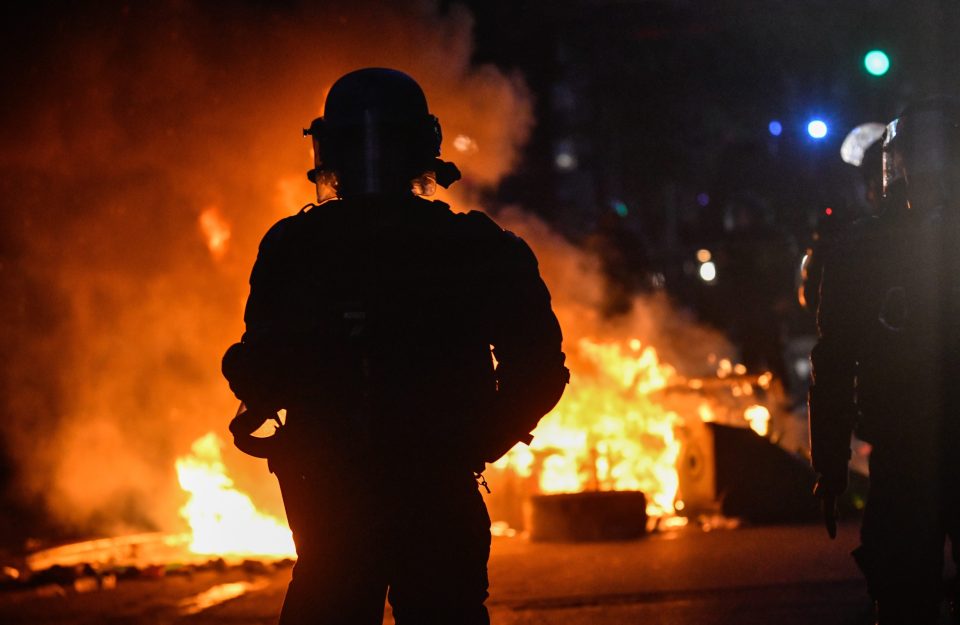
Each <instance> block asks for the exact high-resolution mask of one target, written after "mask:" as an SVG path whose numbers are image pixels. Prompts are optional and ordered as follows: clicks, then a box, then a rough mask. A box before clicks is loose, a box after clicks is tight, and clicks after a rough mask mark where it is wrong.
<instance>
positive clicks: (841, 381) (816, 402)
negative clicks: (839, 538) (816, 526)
mask: <svg viewBox="0 0 960 625" xmlns="http://www.w3.org/2000/svg"><path fill="white" fill-rule="evenodd" d="M848 273H849V272H848V271H847V268H846V267H844V266H843V265H841V264H840V263H838V262H834V263H829V262H828V263H825V265H824V268H823V273H822V279H821V284H820V306H819V308H818V313H817V326H818V331H819V339H818V341H817V344H816V346H815V347H814V349H813V351H812V352H811V354H810V361H811V365H812V371H811V385H810V394H809V418H810V451H811V456H812V461H813V468H814V470H815V471H816V472H817V473H819V474H820V481H819V482H818V485H817V488H818V494H820V495H821V496H825V497H829V496H836V495H839V494H841V493H842V492H843V491H844V490H845V489H846V487H847V463H848V461H849V459H850V437H851V434H852V432H853V428H854V424H855V422H856V415H857V409H856V404H855V402H854V391H855V388H854V385H855V377H856V372H857V371H856V359H857V337H858V336H860V335H861V333H862V331H863V327H862V325H861V324H862V323H863V320H862V319H861V317H862V313H863V311H862V310H860V308H859V306H858V302H862V298H860V297H858V292H859V289H860V288H862V285H859V284H858V283H857V282H856V281H855V280H854V279H855V278H856V276H853V275H847V274H848ZM858 326H860V327H858Z"/></svg>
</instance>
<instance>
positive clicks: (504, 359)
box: [484, 232, 569, 462]
mask: <svg viewBox="0 0 960 625" xmlns="http://www.w3.org/2000/svg"><path fill="white" fill-rule="evenodd" d="M502 236H503V238H502V241H503V245H502V255H501V256H502V257H501V259H500V261H499V262H498V263H497V266H496V270H495V275H494V284H493V292H494V298H493V305H492V310H491V343H492V345H493V353H494V357H495V358H496V360H497V369H496V377H497V399H496V406H495V410H494V420H493V422H492V423H489V424H488V431H487V432H486V437H487V439H488V441H489V444H488V445H487V446H486V447H487V449H486V450H485V458H484V459H485V460H486V461H488V462H492V461H495V460H496V459H497V458H499V457H500V456H501V455H503V454H504V453H506V452H507V451H508V450H509V449H510V448H511V447H512V446H513V445H515V444H516V443H517V442H520V441H523V442H530V440H531V438H532V437H531V435H530V431H531V430H533V429H534V428H535V427H536V425H537V422H538V421H539V420H540V419H541V418H542V417H543V416H544V415H545V414H547V413H548V412H550V410H552V409H553V407H554V406H555V405H556V404H557V402H558V401H559V400H560V396H561V395H562V394H563V390H564V387H565V385H566V383H567V381H568V380H569V371H568V370H567V368H566V367H565V366H564V360H565V356H564V354H563V352H562V351H561V342H562V340H563V336H562V334H561V331H560V324H559V323H558V321H557V317H556V315H555V314H554V312H553V309H552V308H551V305H550V293H549V291H548V290H547V287H546V285H545V284H544V282H543V280H542V279H541V277H540V271H539V268H538V266H537V259H536V257H535V256H534V254H533V252H532V251H531V250H530V248H529V247H528V246H527V244H526V243H525V242H524V241H523V240H522V239H520V238H519V237H517V236H515V235H513V234H512V233H509V232H504V233H503V235H502Z"/></svg>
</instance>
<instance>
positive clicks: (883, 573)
mask: <svg viewBox="0 0 960 625" xmlns="http://www.w3.org/2000/svg"><path fill="white" fill-rule="evenodd" d="M914 442H916V441H914ZM935 457H936V453H930V450H929V449H927V450H925V453H921V452H920V448H918V447H916V446H915V445H912V444H910V442H909V441H907V442H906V444H904V445H903V446H902V447H898V448H894V449H891V448H889V447H883V446H875V447H874V449H873V452H872V453H871V458H870V493H869V497H868V499H867V509H866V511H865V513H864V518H863V527H862V529H861V543H862V544H861V546H860V547H859V548H858V549H857V550H856V551H855V552H854V558H855V559H856V560H857V564H858V565H859V566H860V568H861V570H862V571H863V573H864V575H865V577H866V579H867V586H868V589H869V591H870V594H871V596H872V597H873V598H874V600H875V601H876V602H877V613H878V617H879V621H878V622H879V623H880V624H881V625H900V624H903V625H907V624H909V625H921V624H923V623H934V622H936V619H937V614H938V613H939V608H940V599H941V575H942V573H941V571H942V567H943V544H944V528H943V525H942V522H941V514H940V505H939V504H940V502H939V493H938V491H939V488H938V487H937V481H938V480H937V471H936V468H935Z"/></svg>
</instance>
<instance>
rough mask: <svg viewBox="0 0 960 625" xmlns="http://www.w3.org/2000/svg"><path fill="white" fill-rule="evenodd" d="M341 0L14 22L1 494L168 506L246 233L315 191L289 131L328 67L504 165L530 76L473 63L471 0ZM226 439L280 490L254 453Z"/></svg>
mask: <svg viewBox="0 0 960 625" xmlns="http://www.w3.org/2000/svg"><path fill="white" fill-rule="evenodd" d="M336 6H337V8H329V7H314V6H311V7H305V6H304V7H299V6H295V5H290V4H287V5H285V8H281V9H271V10H270V11H267V10H266V9H265V6H264V7H254V6H250V7H248V8H245V9H241V8H236V7H234V8H231V9H227V10H225V11H216V12H215V11H214V10H213V9H212V8H210V6H204V5H202V4H201V3H191V2H165V3H153V4H149V5H147V4H143V3H131V4H129V5H124V4H120V3H103V4H99V5H98V7H97V8H96V9H89V7H88V8H87V11H86V12H82V13H81V12H80V11H79V10H73V11H70V12H66V13H64V12H59V13H58V12H57V11H53V10H47V11H43V14H42V15H40V14H39V12H38V14H37V15H35V16H33V17H32V18H27V19H28V20H31V21H30V23H28V24H24V23H22V22H18V25H17V28H23V29H24V30H25V31H29V32H30V36H27V35H20V36H18V35H17V34H16V33H15V32H11V33H9V35H10V37H9V38H7V39H6V40H7V41H8V44H7V45H8V46H9V50H7V52H8V54H7V55H6V57H5V61H4V63H5V65H6V66H7V67H6V68H5V69H6V70H8V71H7V72H6V73H5V75H7V76H12V77H13V86H14V88H13V89H11V91H10V92H9V93H8V100H9V94H15V97H14V98H13V99H12V100H11V101H8V102H6V103H5V104H4V106H3V109H2V117H3V133H4V136H3V139H2V141H0V166H2V173H0V184H2V187H0V188H2V192H3V193H2V195H3V198H4V203H5V207H4V210H3V211H2V217H0V219H2V220H3V222H2V226H3V229H2V233H3V234H2V235H0V236H2V241H3V245H2V249H0V254H2V256H0V262H2V265H0V281H2V282H0V285H2V290H3V294H4V300H5V302H6V305H5V307H4V310H3V312H2V319H3V323H2V328H3V330H2V332H3V344H4V345H5V346H6V348H7V350H8V352H7V357H6V358H5V359H4V362H3V365H2V372H3V391H4V392H3V398H2V406H3V410H4V417H5V418H4V424H3V426H2V432H3V433H2V438H3V443H4V446H5V449H6V454H7V456H8V457H10V458H12V460H13V472H14V480H13V484H14V486H13V487H12V488H13V489H14V492H12V493H8V495H11V496H13V497H15V498H17V499H18V500H20V501H24V500H29V501H42V502H44V503H45V504H46V505H47V507H48V509H49V513H50V514H52V515H53V517H54V518H55V519H56V520H57V521H58V522H59V523H60V524H61V525H62V527H64V528H66V529H68V530H71V531H75V532H95V531H98V532H102V531H107V532H112V531H121V530H122V529H124V528H125V527H130V528H138V529H142V528H145V527H161V528H170V527H175V526H176V524H177V523H178V520H177V509H178V508H179V505H180V503H182V501H183V495H182V494H181V493H180V492H179V488H178V487H177V484H176V480H175V474H174V472H173V461H174V458H175V457H176V456H177V455H182V454H183V453H185V452H186V451H187V450H188V449H189V444H190V442H191V441H192V440H194V439H195V438H197V437H199V436H201V435H202V434H204V433H205V432H207V431H210V430H216V431H218V432H225V426H226V423H227V421H228V420H229V417H230V416H231V414H232V411H233V410H235V400H234V399H233V398H232V396H231V394H230V392H229V390H228V389H227V388H226V385H225V383H224V382H223V380H222V379H221V378H220V374H219V360H220V356H221V355H222V353H223V351H224V349H225V348H226V347H227V346H228V345H229V344H230V343H232V342H234V341H236V340H237V339H238V338H239V336H240V334H241V332H242V330H243V327H242V311H243V303H244V300H245V297H246V293H247V286H246V279H247V276H248V274H249V270H250V267H251V266H252V263H253V260H254V257H255V254H256V249H257V244H258V242H259V239H260V237H261V236H262V235H263V233H264V232H266V230H267V229H268V228H269V226H270V225H271V224H272V223H273V222H275V221H276V220H278V219H279V218H281V217H284V216H286V215H289V214H291V213H293V212H296V210H297V209H298V208H299V207H300V206H302V205H304V204H305V203H307V202H309V201H310V200H311V199H312V198H313V188H312V186H311V185H310V183H309V182H308V181H307V180H306V177H305V175H304V172H305V171H306V170H307V169H308V168H309V167H310V163H311V157H310V144H309V141H308V140H306V139H303V138H301V137H300V129H301V128H302V127H304V126H307V125H309V123H310V120H311V119H312V118H313V117H315V116H317V115H319V114H320V113H321V112H322V111H321V107H322V102H323V99H324V95H325V93H326V91H327V89H328V88H329V87H330V85H331V84H332V83H333V81H334V80H335V79H336V78H338V77H339V76H341V75H342V74H344V73H346V72H347V71H350V70H353V69H356V68H359V67H365V66H388V67H395V68H397V69H401V70H403V71H406V72H408V73H410V74H411V75H412V76H414V77H415V78H416V79H417V80H418V81H419V82H420V83H421V85H422V86H423V87H424V90H425V91H426V93H427V96H428V98H429V100H430V103H431V108H432V111H433V112H434V113H435V114H436V115H438V116H439V117H440V118H441V119H442V120H443V125H444V131H445V133H446V136H447V137H448V139H447V142H446V145H445V155H446V156H447V157H448V158H453V159H454V160H456V161H457V162H458V164H459V165H460V166H461V168H462V170H463V172H464V174H465V176H466V177H467V178H468V179H470V180H471V181H472V183H473V184H475V185H490V184H493V183H494V182H496V181H497V180H498V179H499V178H500V177H501V176H502V175H503V174H504V172H505V171H507V170H508V169H510V168H511V167H512V166H513V163H514V159H515V154H516V148H517V146H518V145H520V144H521V143H522V142H523V141H524V140H525V138H526V136H527V134H528V130H529V127H530V123H531V113H530V102H529V97H528V94H527V92H526V90H525V87H524V84H523V81H522V80H521V79H520V78H518V77H515V76H510V75H505V74H504V73H502V72H500V71H498V70H496V69H494V68H491V67H474V66H471V64H470V55H471V52H472V49H471V45H472V44H471V41H472V38H471V28H472V23H471V18H470V15H469V14H468V13H467V12H466V11H464V10H462V9H458V8H456V7H454V8H453V9H451V10H449V11H447V12H445V13H444V14H441V13H440V12H439V11H438V9H437V7H436V6H435V5H434V4H433V3H430V2H419V3H407V4H406V5H401V4H400V3H397V4H396V5H393V6H392V7H387V6H386V5H384V4H383V3H367V4H363V3H360V4H359V5H356V4H354V3H352V4H351V8H345V7H346V6H347V4H346V3H337V5H336ZM46 8H47V9H50V7H46ZM51 15H52V16H53V18H52V21H51ZM8 24H11V25H12V24H13V22H10V21H8ZM38 33H39V34H40V35H39V38H38ZM458 135H463V136H464V137H468V138H469V140H470V141H469V142H467V141H465V140H464V141H461V145H462V146H465V147H466V148H467V149H465V150H464V151H463V152H458V151H456V150H453V149H452V148H451V147H450V145H451V140H453V139H455V138H456V137H457V136H458ZM474 147H476V149H473V148H474ZM227 455H228V456H229V457H230V462H231V463H233V464H234V465H239V466H240V468H241V470H240V473H241V479H240V481H241V483H243V485H244V486H246V487H248V488H249V489H250V490H251V491H254V494H255V496H256V495H257V494H259V495H261V496H262V497H260V499H261V500H264V499H265V500H267V501H270V502H272V505H268V507H273V508H274V509H276V508H278V507H279V502H278V500H277V496H276V492H275V491H276V488H275V485H274V484H273V483H272V481H271V480H268V479H264V477H265V475H266V472H265V471H264V470H263V466H262V464H261V463H253V462H252V461H251V462H250V463H247V461H246V460H244V459H242V458H240V457H239V454H231V453H229V452H228V453H227ZM244 475H247V476H250V479H249V480H248V482H244V480H243V476H244ZM253 476H256V479H253ZM258 491H260V492H259V493H258Z"/></svg>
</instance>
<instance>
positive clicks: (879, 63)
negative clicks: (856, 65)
mask: <svg viewBox="0 0 960 625" xmlns="http://www.w3.org/2000/svg"><path fill="white" fill-rule="evenodd" d="M863 66H864V67H865V68H867V72H868V73H869V74H870V75H871V76H883V75H884V74H886V73H887V72H888V71H890V57H889V56H887V53H886V52H884V51H883V50H871V51H870V52H867V54H866V55H865V56H864V57H863Z"/></svg>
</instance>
